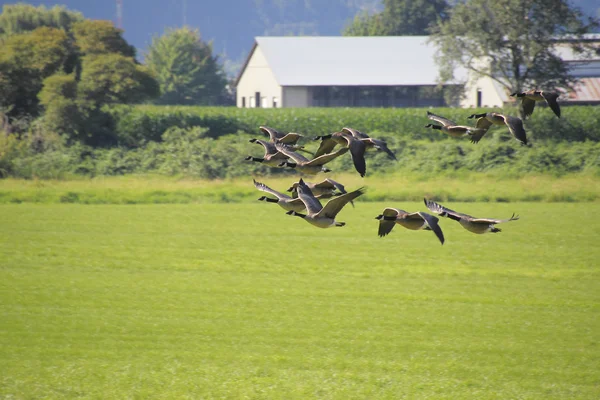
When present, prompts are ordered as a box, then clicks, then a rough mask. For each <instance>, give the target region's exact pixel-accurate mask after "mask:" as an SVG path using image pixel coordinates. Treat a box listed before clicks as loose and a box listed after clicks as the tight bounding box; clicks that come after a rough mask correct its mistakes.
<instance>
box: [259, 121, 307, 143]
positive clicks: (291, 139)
mask: <svg viewBox="0 0 600 400" xmlns="http://www.w3.org/2000/svg"><path fill="white" fill-rule="evenodd" d="M258 129H260V131H261V132H262V133H264V134H265V135H267V136H268V137H269V140H270V141H271V143H282V144H289V145H293V144H296V143H297V142H298V140H299V139H300V138H301V137H303V136H302V135H301V134H299V133H294V132H290V133H287V134H285V133H283V132H279V131H278V130H277V129H273V128H269V127H268V126H263V125H261V126H259V127H258Z"/></svg>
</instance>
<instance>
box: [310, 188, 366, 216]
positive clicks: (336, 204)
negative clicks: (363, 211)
mask: <svg viewBox="0 0 600 400" xmlns="http://www.w3.org/2000/svg"><path fill="white" fill-rule="evenodd" d="M364 193H365V188H360V189H357V190H355V191H353V192H350V193H344V194H343V195H341V196H338V197H336V198H334V199H332V200H329V202H328V203H327V204H325V207H323V209H322V210H321V211H319V214H320V215H324V216H326V217H329V218H335V216H336V215H337V213H339V212H340V211H341V209H342V208H344V206H345V205H346V204H348V203H349V202H350V201H352V200H354V199H356V198H357V197H358V196H361V195H362V194H364Z"/></svg>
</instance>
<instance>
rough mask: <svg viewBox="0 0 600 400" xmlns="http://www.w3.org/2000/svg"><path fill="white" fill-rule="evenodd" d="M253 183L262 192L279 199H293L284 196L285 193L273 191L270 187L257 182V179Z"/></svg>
mask: <svg viewBox="0 0 600 400" xmlns="http://www.w3.org/2000/svg"><path fill="white" fill-rule="evenodd" d="M253 181H254V187H255V188H257V189H258V190H260V191H262V192H266V193H270V194H272V195H273V196H275V197H277V198H278V199H291V197H290V196H288V195H287V194H283V193H280V192H278V191H277V190H273V189H271V188H270V187H268V186H267V185H265V184H264V183H260V182H257V181H256V180H255V179H253Z"/></svg>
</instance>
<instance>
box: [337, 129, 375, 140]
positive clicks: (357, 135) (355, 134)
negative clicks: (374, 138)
mask: <svg viewBox="0 0 600 400" xmlns="http://www.w3.org/2000/svg"><path fill="white" fill-rule="evenodd" d="M342 132H346V133H349V134H351V135H352V136H353V137H355V138H357V139H368V138H369V135H367V134H366V133H362V132H361V131H358V130H356V129H353V128H342Z"/></svg>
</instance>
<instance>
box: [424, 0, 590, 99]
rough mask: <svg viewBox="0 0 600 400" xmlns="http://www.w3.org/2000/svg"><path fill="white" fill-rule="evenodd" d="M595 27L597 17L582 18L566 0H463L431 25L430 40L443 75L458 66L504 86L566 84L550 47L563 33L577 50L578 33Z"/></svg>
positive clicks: (565, 70)
mask: <svg viewBox="0 0 600 400" xmlns="http://www.w3.org/2000/svg"><path fill="white" fill-rule="evenodd" d="M597 27H598V20H596V19H593V18H587V19H586V18H584V15H583V13H582V11H581V10H580V9H578V8H575V7H572V6H571V5H570V4H569V2H568V1H566V0H467V1H465V2H464V3H459V4H457V5H456V6H455V7H454V8H453V10H452V13H451V16H450V18H449V19H448V20H447V21H444V22H442V23H440V24H439V25H438V26H437V27H436V28H435V31H434V35H433V37H432V40H433V41H434V42H435V43H436V44H437V45H438V46H439V49H440V57H439V59H438V64H439V67H440V77H441V79H442V80H443V81H449V80H451V79H452V78H453V73H454V69H455V68H456V67H459V66H460V67H463V68H466V69H467V70H469V71H470V72H471V73H474V74H475V75H476V76H487V77H490V78H491V79H493V80H495V81H496V82H498V83H500V84H501V85H502V86H504V87H505V88H506V89H507V91H509V92H515V91H522V90H524V89H529V88H534V87H539V88H546V89H552V88H558V87H563V88H566V87H569V85H571V84H572V83H573V82H574V78H573V77H572V76H571V75H570V74H569V69H568V65H567V64H566V63H565V62H564V61H563V60H562V59H561V58H560V57H559V56H558V55H557V54H556V53H555V52H554V49H555V46H556V44H557V42H558V40H559V39H561V38H563V39H564V38H567V37H568V38H569V39H570V40H569V42H570V43H571V45H572V46H573V48H574V49H575V50H578V51H583V50H585V48H584V46H582V42H581V41H580V40H578V39H580V38H581V36H582V35H583V34H585V33H588V32H591V31H593V29H595V28H597ZM563 43H564V40H563ZM567 44H568V43H567Z"/></svg>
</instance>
